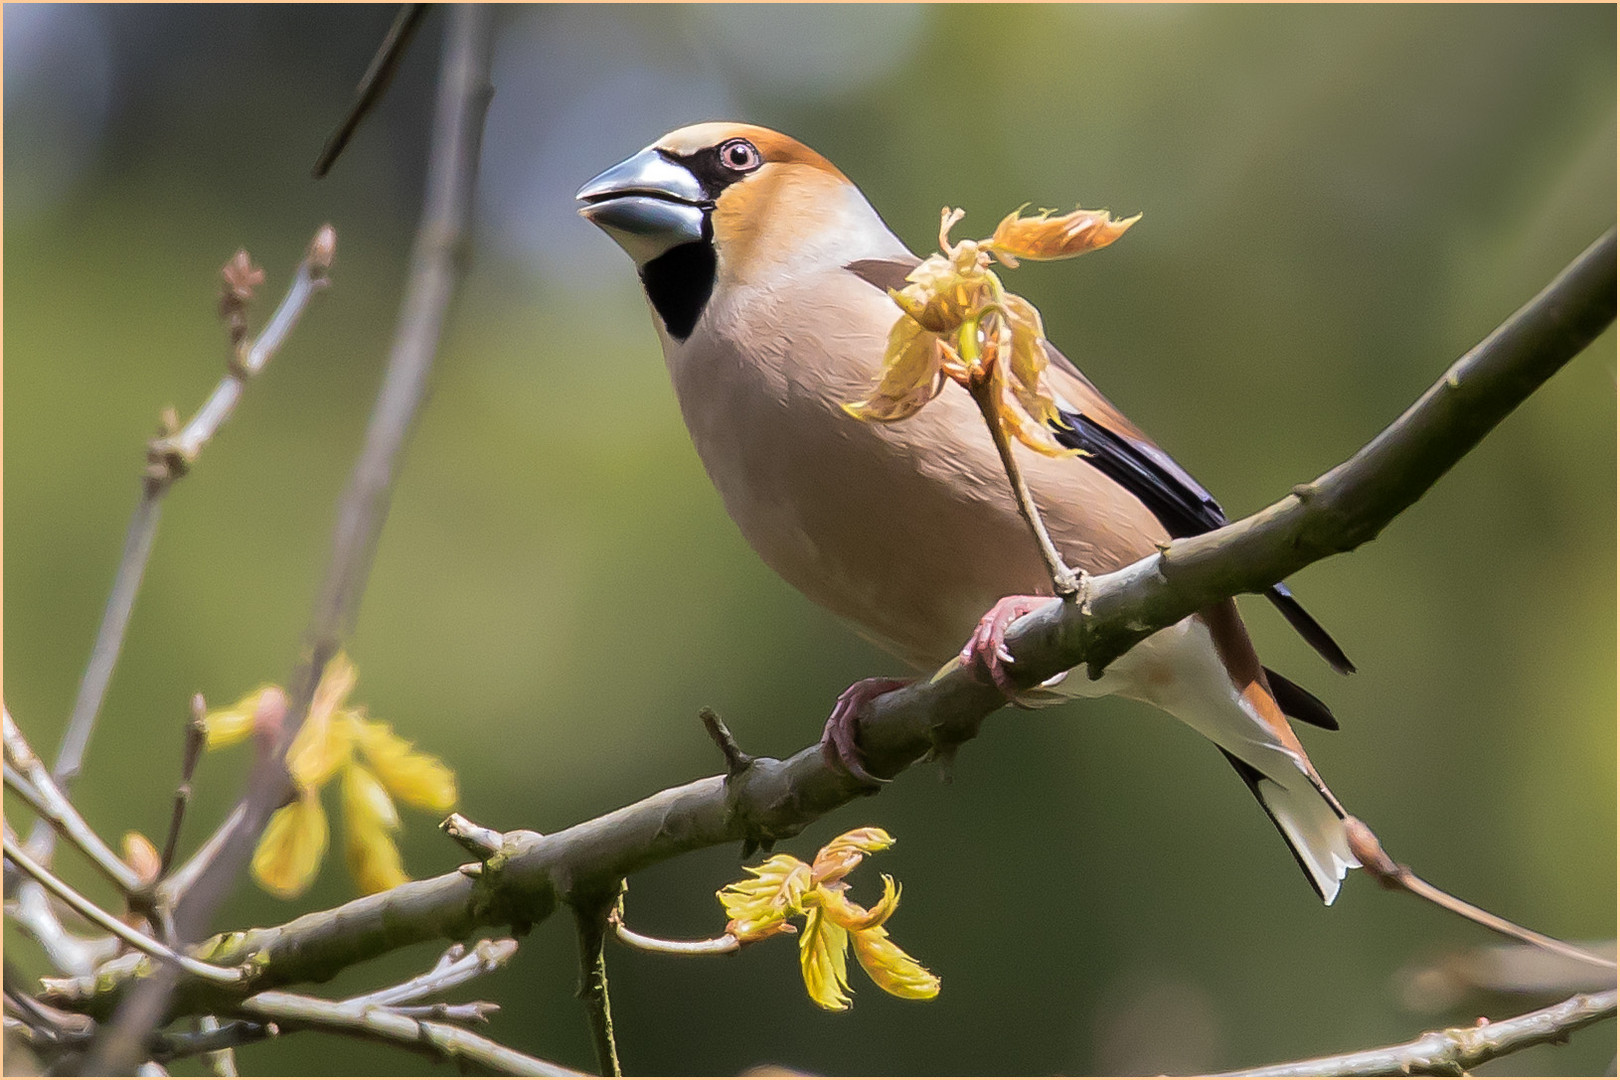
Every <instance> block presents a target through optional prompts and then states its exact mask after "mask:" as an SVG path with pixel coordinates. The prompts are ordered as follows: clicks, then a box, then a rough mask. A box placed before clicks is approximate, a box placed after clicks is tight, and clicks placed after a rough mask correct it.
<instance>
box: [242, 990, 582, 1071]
mask: <svg viewBox="0 0 1620 1080" xmlns="http://www.w3.org/2000/svg"><path fill="white" fill-rule="evenodd" d="M238 1011H239V1012H241V1013H242V1014H243V1015H244V1016H248V1017H252V1018H255V1019H259V1020H271V1021H274V1022H275V1023H276V1024H277V1025H278V1026H279V1027H280V1028H281V1030H283V1031H287V1030H290V1029H300V1028H302V1029H308V1030H313V1031H331V1032H338V1033H340V1034H346V1035H357V1036H360V1037H361V1038H366V1039H372V1040H375V1041H377V1042H383V1043H387V1044H389V1045H391V1046H399V1047H403V1048H404V1049H407V1050H414V1051H416V1052H417V1053H420V1054H426V1055H428V1056H429V1057H433V1058H437V1059H441V1060H449V1061H454V1062H456V1063H458V1064H461V1065H464V1066H467V1067H470V1068H475V1069H488V1070H490V1071H492V1072H498V1073H504V1074H506V1075H508V1076H578V1075H580V1074H579V1073H576V1072H573V1071H572V1070H569V1069H565V1068H563V1067H562V1066H560V1065H554V1064H552V1063H551V1062H549V1061H543V1060H541V1059H540V1058H537V1057H531V1056H529V1055H528V1054H521V1053H519V1052H518V1051H516V1050H513V1049H511V1048H510V1047H506V1046H502V1045H501V1044H500V1043H497V1042H494V1041H493V1040H491V1039H486V1038H484V1037H483V1036H482V1035H474V1034H473V1033H472V1032H470V1031H466V1030H464V1029H462V1028H459V1027H455V1026H454V1025H452V1024H446V1023H440V1022H436V1021H432V1020H418V1019H414V1018H412V1017H409V1016H403V1015H401V1014H400V1013H399V1012H398V1011H396V1010H393V1009H389V1008H385V1007H380V1006H364V1007H360V1008H355V1007H353V1006H350V1005H344V1004H340V1003H338V1002H335V1001H323V1000H321V999H320V998H313V997H306V996H304V995H303V994H288V993H284V992H281V991H276V990H272V991H268V992H266V993H263V994H255V995H254V996H252V997H250V998H248V999H247V1000H246V1001H244V1002H242V1004H241V1006H240V1007H239V1009H238Z"/></svg>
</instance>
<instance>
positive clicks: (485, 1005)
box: [388, 1001, 501, 1024]
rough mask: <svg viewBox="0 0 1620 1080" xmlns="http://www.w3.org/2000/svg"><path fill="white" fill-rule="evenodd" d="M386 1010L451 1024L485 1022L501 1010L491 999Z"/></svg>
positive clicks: (403, 1006) (400, 1014)
mask: <svg viewBox="0 0 1620 1080" xmlns="http://www.w3.org/2000/svg"><path fill="white" fill-rule="evenodd" d="M388 1011H389V1012H391V1013H393V1014H394V1015H395V1016H404V1017H408V1018H410V1019H412V1020H444V1021H447V1022H449V1023H452V1024H487V1023H489V1018H490V1017H492V1016H494V1015H495V1014H496V1013H498V1012H500V1011H501V1007H500V1006H499V1005H497V1004H496V1003H495V1002H493V1001H464V1002H459V1003H457V1004H454V1005H451V1004H447V1003H445V1002H440V1003H438V1004H437V1005H390V1006H389V1007H388Z"/></svg>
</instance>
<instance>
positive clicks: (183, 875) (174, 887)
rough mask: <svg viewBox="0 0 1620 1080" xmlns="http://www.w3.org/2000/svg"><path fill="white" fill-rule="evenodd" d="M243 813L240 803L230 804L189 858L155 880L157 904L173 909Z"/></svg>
mask: <svg viewBox="0 0 1620 1080" xmlns="http://www.w3.org/2000/svg"><path fill="white" fill-rule="evenodd" d="M245 813H246V810H245V809H244V808H243V807H242V806H241V805H240V804H238V805H236V806H235V807H233V808H232V809H231V812H230V813H229V814H227V815H225V820H224V821H222V822H220V823H219V827H218V828H217V829H215V830H214V832H213V834H212V835H211V836H209V837H208V839H207V840H205V841H203V845H202V847H200V848H198V849H197V850H196V852H195V853H193V854H192V856H191V858H189V859H187V860H186V861H185V862H184V863H182V864H181V865H180V869H178V870H176V871H175V872H174V873H172V874H170V875H169V876H168V877H166V878H164V879H163V881H162V882H160V883H159V884H158V889H157V892H158V904H159V906H160V907H163V908H167V909H169V910H171V911H172V910H173V909H174V908H175V906H176V905H178V904H179V903H180V900H181V899H182V898H183V897H184V896H185V895H186V893H187V892H189V891H190V889H191V886H192V885H193V884H195V883H196V881H197V878H198V877H200V876H201V875H202V872H203V871H204V870H206V869H208V867H209V866H210V865H212V864H213V861H214V860H215V859H216V858H218V857H219V853H220V851H222V850H223V849H224V847H225V842H226V841H227V840H229V839H230V838H231V835H232V834H233V833H234V832H235V831H236V828H237V826H239V825H240V824H241V823H242V817H243V815H244V814H245Z"/></svg>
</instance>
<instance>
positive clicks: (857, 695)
mask: <svg viewBox="0 0 1620 1080" xmlns="http://www.w3.org/2000/svg"><path fill="white" fill-rule="evenodd" d="M913 681H914V680H912V679H883V678H876V679H862V680H861V681H860V682H858V683H855V684H854V685H853V686H851V687H850V688H849V689H847V690H845V691H844V692H843V693H842V694H839V695H838V703H837V704H835V705H834V706H833V711H832V715H831V716H829V717H827V726H826V727H825V728H823V729H822V732H821V753H822V756H823V757H825V758H827V760H828V761H832V760H833V759H834V758H836V759H837V760H838V762H839V763H840V764H842V765H843V767H844V768H845V769H846V770H847V771H848V772H849V774H850V775H851V776H853V777H854V778H855V779H857V780H859V781H861V782H862V783H865V784H873V785H877V784H881V783H883V782H884V781H882V780H879V779H878V778H877V777H875V776H873V775H872V774H871V773H869V772H867V771H866V766H865V764H864V763H863V762H862V761H861V748H860V746H859V745H857V743H856V740H857V739H858V738H859V736H860V730H859V724H860V718H861V713H862V712H863V711H865V709H866V706H868V705H869V704H871V703H872V701H873V700H874V699H876V698H880V697H882V696H883V695H884V694H887V693H888V692H889V691H891V690H899V689H901V688H902V687H906V686H910V685H911V684H912V682H913Z"/></svg>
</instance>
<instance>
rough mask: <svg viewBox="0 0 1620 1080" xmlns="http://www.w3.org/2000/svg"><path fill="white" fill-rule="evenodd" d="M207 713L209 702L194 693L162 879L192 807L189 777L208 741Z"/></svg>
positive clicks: (164, 848)
mask: <svg viewBox="0 0 1620 1080" xmlns="http://www.w3.org/2000/svg"><path fill="white" fill-rule="evenodd" d="M207 712H208V703H207V702H206V701H204V700H203V696H202V695H201V694H195V695H193V696H192V699H191V721H190V722H189V723H188V724H186V748H185V751H184V753H183V754H182V755H181V759H180V786H179V787H177V788H175V789H174V812H173V814H171V815H170V817H169V836H168V838H167V839H166V840H164V842H163V860H162V864H161V865H162V869H161V870H159V871H158V876H159V877H161V876H163V875H164V874H167V873H168V872H169V867H170V866H172V865H174V853H175V848H176V847H178V846H179V844H180V825H181V823H182V822H183V821H185V817H186V807H187V806H189V805H190V804H191V776H192V774H193V773H194V772H196V771H197V762H198V760H199V759H200V758H201V757H202V751H203V746H204V745H205V744H206V743H207V741H208V731H207V729H205V728H204V727H203V716H204V715H206V714H207Z"/></svg>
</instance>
